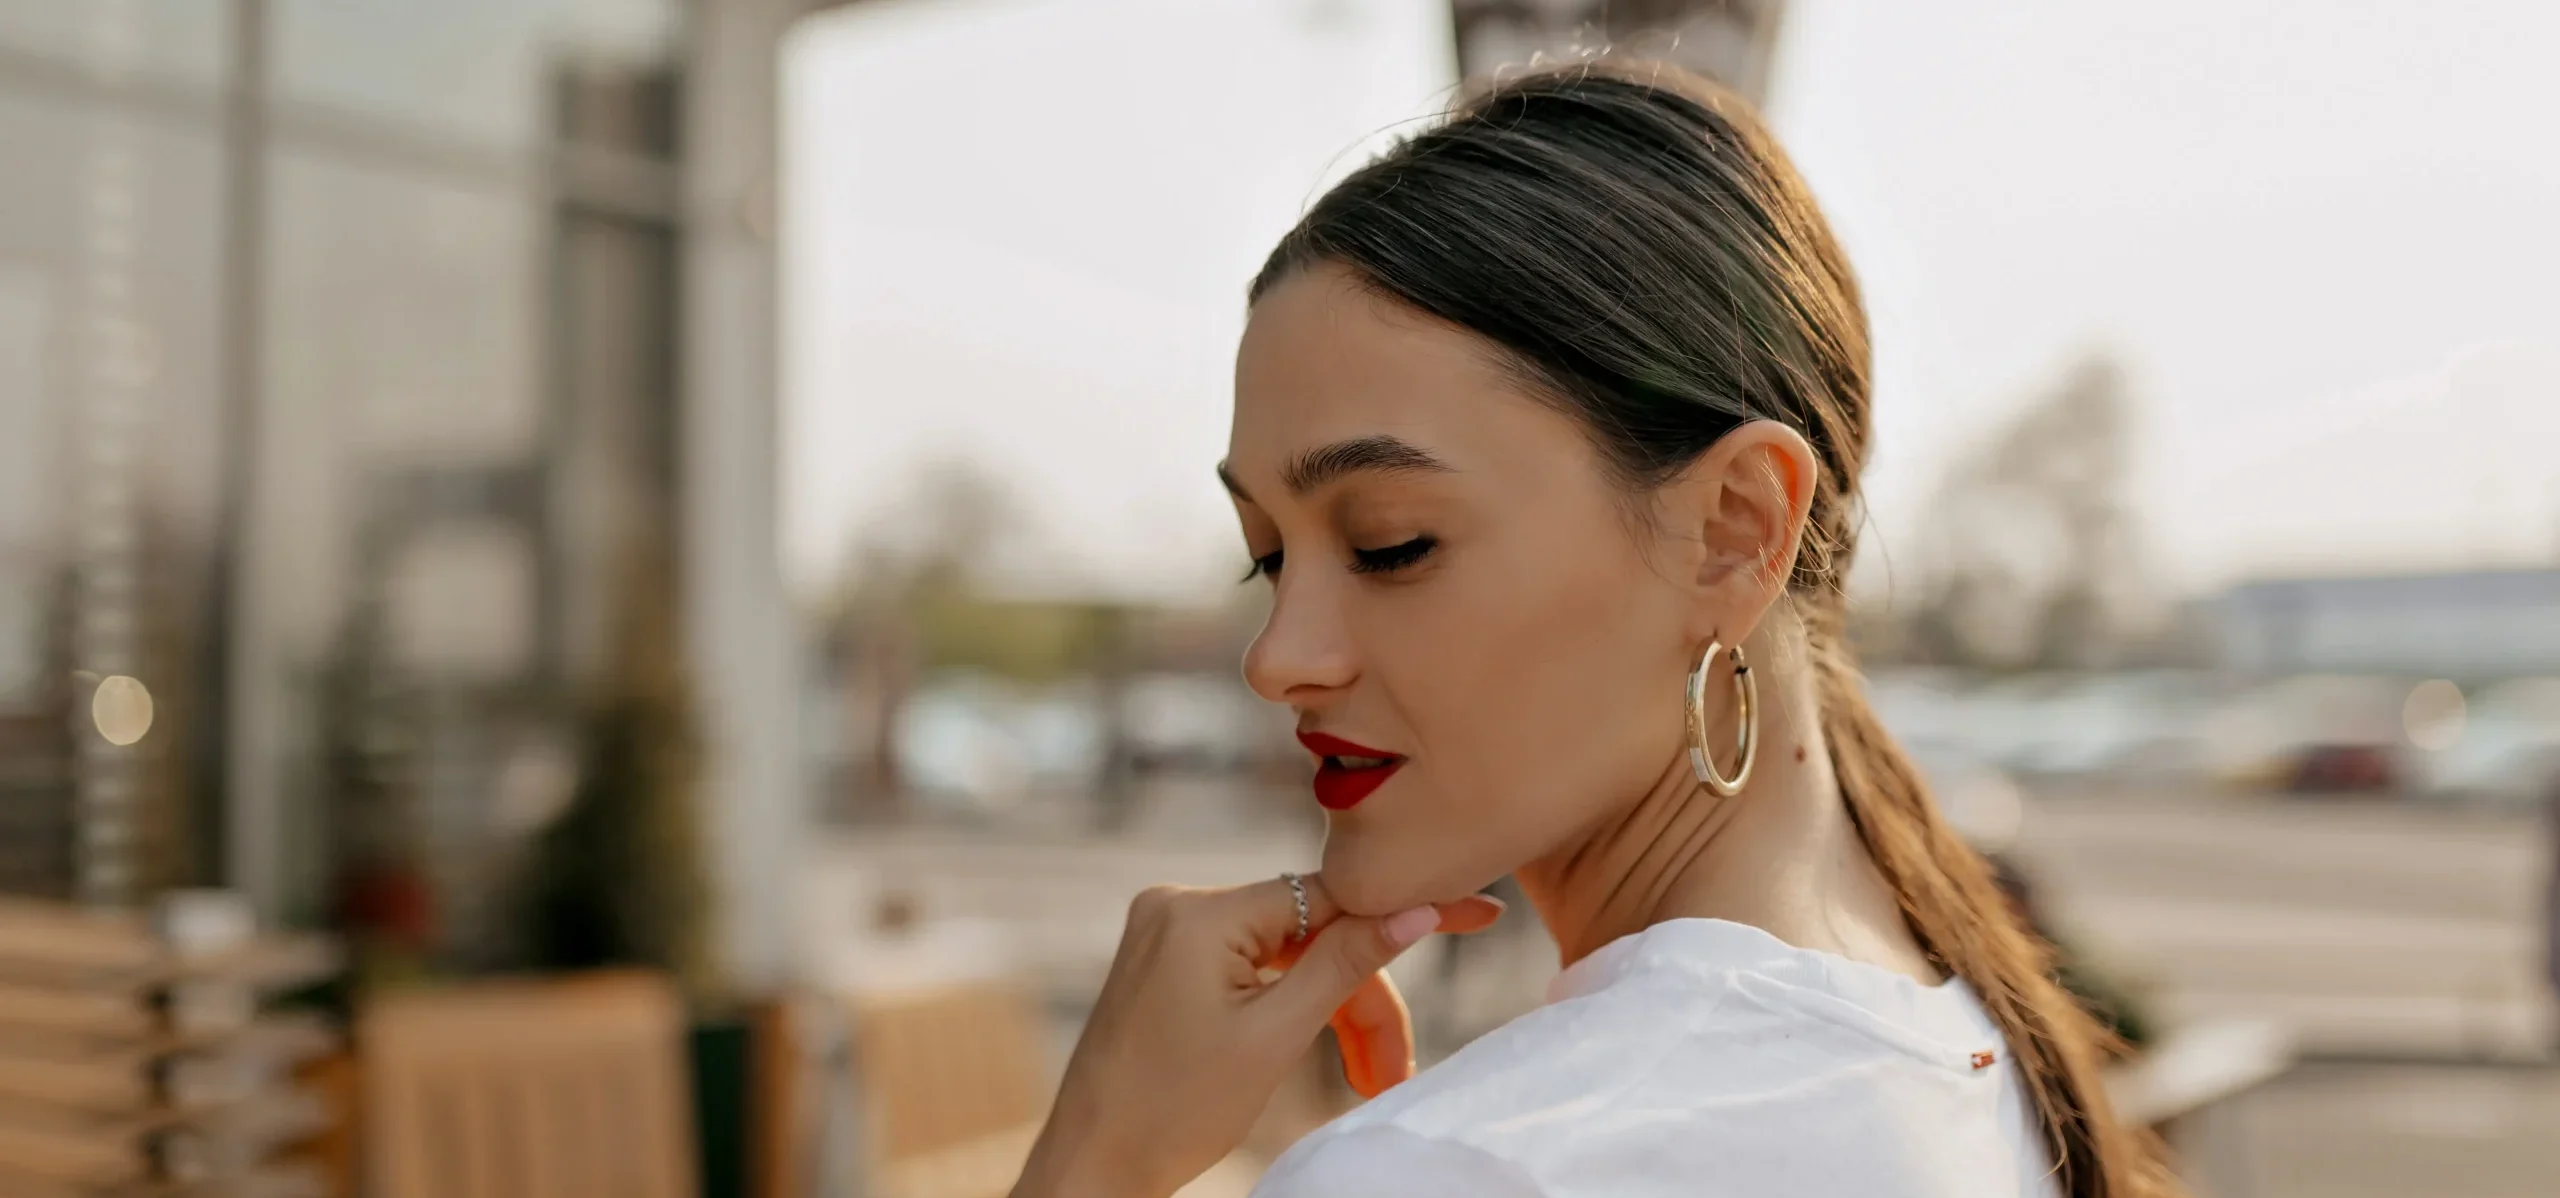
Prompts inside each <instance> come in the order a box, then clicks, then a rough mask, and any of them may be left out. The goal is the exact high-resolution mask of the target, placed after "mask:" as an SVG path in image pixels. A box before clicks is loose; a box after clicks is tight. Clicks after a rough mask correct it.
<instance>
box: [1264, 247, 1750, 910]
mask: <svg viewBox="0 0 2560 1198" xmlns="http://www.w3.org/2000/svg"><path fill="white" fill-rule="evenodd" d="M1235 402H1236V406H1235V423H1234V428H1233V432H1232V434H1231V437H1230V440H1229V442H1228V446H1227V460H1226V463H1225V465H1224V467H1223V469H1222V471H1221V473H1222V475H1223V477H1224V478H1225V479H1226V480H1227V482H1228V484H1229V488H1230V490H1231V491H1232V492H1233V494H1234V498H1235V505H1236V513H1237V516H1238V518H1239V519H1240V520H1241V521H1242V523H1243V526H1244V537H1245V543H1246V546H1247V548H1248V551H1249V552H1250V553H1251V554H1252V555H1253V557H1254V558H1255V559H1256V563H1257V565H1258V566H1259V567H1260V569H1261V570H1262V572H1263V573H1264V575H1265V576H1266V577H1267V579H1268V580H1269V583H1270V585H1271V586H1272V587H1273V606H1272V611H1271V617H1270V620H1269V622H1268V623H1267V624H1266V625H1265V626H1264V627H1263V630H1262V634H1261V636H1259V637H1258V638H1256V639H1255V641H1254V643H1253V647H1252V649H1251V650H1249V651H1248V652H1247V653H1246V655H1245V662H1244V672H1245V679H1246V681H1247V682H1248V683H1250V684H1251V685H1252V687H1253V689H1254V690H1255V691H1256V692H1257V693H1259V694H1260V695H1261V696H1262V697H1263V698H1265V699H1269V700H1271V701H1272V702H1275V703H1284V704H1287V705H1288V706H1289V707H1290V708H1291V709H1293V710H1294V711H1295V712H1296V713H1297V717H1298V729H1299V733H1300V736H1301V739H1307V738H1309V737H1310V736H1311V735H1312V736H1314V737H1315V738H1316V745H1315V749H1316V751H1318V752H1320V753H1326V754H1334V755H1337V756H1353V757H1359V756H1367V755H1370V754H1375V755H1382V756H1386V757H1388V758H1390V764H1388V765H1387V766H1385V767H1374V768H1365V769H1364V768H1357V767H1358V766H1360V764H1361V763H1360V762H1358V761H1353V762H1351V766H1352V767H1354V768H1344V767H1343V766H1342V765H1341V764H1340V762H1339V761H1338V760H1337V761H1328V762H1325V763H1323V765H1322V766H1321V768H1320V769H1319V772H1318V776H1317V780H1316V790H1317V794H1318V796H1320V797H1321V798H1323V799H1324V800H1325V805H1326V807H1327V808H1328V809H1329V821H1330V834H1329V835H1328V837H1327V838H1326V841H1325V848H1324V877H1325V883H1326V887H1327V888H1328V889H1329V890H1330V891H1332V893H1333V894H1334V895H1335V896H1336V897H1337V898H1338V899H1339V900H1340V901H1341V902H1342V904H1343V905H1344V906H1345V907H1346V908H1347V909H1349V910H1351V911H1355V912H1366V913H1380V912H1387V911H1393V910H1397V909H1400V908H1403V907H1406V906H1410V905H1412V904H1415V903H1419V902H1423V901H1428V900H1445V899H1450V898H1455V897H1458V896H1461V895H1463V894H1466V893H1469V892H1471V891H1474V890H1476V889H1477V888H1479V887H1481V886H1484V885H1486V884H1488V883H1490V882H1492V881H1493V880H1494V879H1495V878H1497V877H1499V876H1501V875H1502V874H1504V873H1506V872H1508V871H1510V870H1512V869H1514V868H1517V867H1519V866H1521V865H1523V864H1525V863H1527V862H1529V861H1531V860H1533V859H1536V858H1538V857H1540V856H1542V855H1544V854H1546V853H1548V852H1551V851H1553V850H1555V849H1556V848H1558V847H1560V846H1561V845H1563V844H1564V843H1565V842H1566V841H1568V840H1570V839H1572V838H1573V837H1574V836H1575V835H1576V834H1577V833H1580V832H1582V831H1584V830H1586V829H1588V828H1589V827H1591V826H1592V825H1593V824H1595V823H1597V822H1598V821H1599V819H1600V818H1601V817H1602V816H1604V815H1606V814H1607V813H1608V812H1609V810H1610V809H1611V808H1612V806H1613V805H1616V804H1618V803H1622V802H1630V801H1632V800H1633V799H1634V798H1635V797H1637V796H1639V795H1641V794H1642V793H1643V792H1644V790H1645V789H1646V788H1647V787H1649V786H1651V785H1653V784H1654V783H1656V782H1657V781H1658V780H1659V779H1660V778H1661V777H1663V774H1664V770H1665V769H1666V767H1668V766H1670V765H1671V764H1672V763H1674V762H1676V761H1678V760H1679V754H1680V753H1681V751H1682V744H1683V739H1682V738H1683V731H1682V724H1681V705H1680V696H1681V684H1682V681H1683V678H1684V674H1685V671H1686V669H1687V666H1688V661H1689V655H1690V654H1692V653H1693V652H1694V651H1695V649H1696V647H1697V645H1698V643H1699V636H1700V632H1699V630H1698V629H1697V628H1696V627H1695V625H1696V615H1695V610H1694V609H1695V607H1696V603H1695V601H1694V598H1693V593H1692V592H1691V591H1690V590H1689V589H1687V588H1684V587H1682V586H1679V585H1676V584H1675V583H1674V582H1673V581H1672V578H1673V577H1676V576H1677V573H1678V571H1677V570H1676V569H1673V570H1664V569H1662V567H1663V566H1664V565H1665V562H1664V559H1663V556H1662V555H1661V554H1660V553H1657V552H1655V550H1656V549H1657V548H1659V546H1658V544H1657V543H1656V542H1654V541H1651V540H1646V541H1640V540H1639V538H1640V537H1649V536H1650V535H1651V534H1645V533H1640V532H1638V531H1637V529H1638V528H1639V527H1640V525H1641V522H1635V521H1630V520H1629V519H1628V518H1627V517H1626V515H1625V514H1624V513H1625V505H1624V502H1623V500H1622V498H1621V494H1620V492H1619V491H1618V490H1617V488H1616V486H1615V484H1614V483H1613V482H1612V481H1611V480H1610V479H1609V477H1608V476H1607V475H1606V474H1604V472H1603V469H1602V464H1601V461H1600V458H1599V456H1598V454H1597V453H1596V451H1595V450H1594V449H1593V448H1592V446H1591V445H1590V443H1589V442H1588V441H1587V440H1586V439H1585V437H1584V434H1583V433H1582V432H1581V430H1580V429H1579V428H1578V427H1577V426H1576V425H1575V424H1574V422H1573V421H1572V420H1571V419H1570V418H1568V417H1567V416H1565V415H1563V414H1561V413H1559V412H1558V411H1557V410H1555V409H1554V408H1552V407H1550V406H1548V405H1547V404H1545V403H1542V402H1540V401H1539V400H1537V399H1535V398H1533V397H1532V396H1531V395H1530V394H1529V393H1528V392H1527V391H1526V390H1524V389H1523V387H1522V386H1521V385H1520V384H1519V383H1518V382H1517V381H1515V380H1514V379H1513V378H1511V377H1510V376H1509V375H1507V374H1506V373H1505V371H1504V370H1503V368H1502V367H1501V366H1500V364H1499V363H1498V361H1497V359H1496V358H1495V357H1494V355H1493V351H1492V348H1491V346H1490V345H1489V344H1488V343H1486V342H1485V341H1483V340H1482V339H1481V338H1478V337H1476V336H1475V335H1473V334H1471V333H1468V332H1465V331H1463V330H1460V329H1457V328H1454V327H1452V326H1448V325H1445V324H1442V323H1440V322H1438V321H1435V320H1432V319H1431V318H1429V317H1426V316H1423V315H1420V314H1417V313H1414V312H1412V311H1410V310H1407V309H1404V308H1402V307H1400V306H1396V305H1393V304H1391V303H1390V302H1388V301H1386V300H1383V299H1380V298H1378V297H1377V296H1376V295H1375V294H1374V293H1372V292H1370V291H1368V290H1365V289H1363V287H1362V286H1361V285H1360V284H1359V283H1358V282H1357V281H1356V280H1355V279H1354V277H1353V276H1352V275H1351V274H1350V273H1349V272H1348V271H1347V270H1345V269H1343V268H1340V267H1334V266H1320V267H1316V268H1311V269H1308V270H1305V271H1302V272H1300V273H1299V274H1297V275H1296V276H1294V277H1292V278H1290V279H1288V280H1287V281H1285V282H1283V283H1281V284H1279V285H1278V286H1276V287H1274V288H1273V289H1272V290H1270V291H1269V292H1267V293H1266V294H1265V295H1264V296H1263V298H1262V300H1261V301H1260V302H1259V303H1257V304H1256V305H1255V307H1254V310H1253V314H1252V318H1251V320H1250V322H1249V324H1248V325H1247V327H1246V330H1245V335H1244V342H1243V346H1242V348H1241V349H1240V350H1239V352H1238V355H1237V362H1236V401H1235ZM1672 556H1673V557H1675V558H1676V557H1677V556H1678V555H1677V554H1676V553H1675V554H1673V555H1672ZM1324 737H1330V738H1335V739H1334V740H1332V741H1327V740H1324V739H1322V738H1324ZM1352 746H1356V748H1354V747H1352ZM1360 750H1368V751H1369V754H1363V753H1361V752H1360Z"/></svg>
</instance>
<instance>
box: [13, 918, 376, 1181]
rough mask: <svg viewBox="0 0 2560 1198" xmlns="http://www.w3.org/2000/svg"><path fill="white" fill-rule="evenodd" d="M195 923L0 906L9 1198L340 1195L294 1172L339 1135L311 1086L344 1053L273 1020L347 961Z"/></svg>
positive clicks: (307, 1027)
mask: <svg viewBox="0 0 2560 1198" xmlns="http://www.w3.org/2000/svg"><path fill="white" fill-rule="evenodd" d="M210 897H213V898H215V899H216V900H217V901H216V902H214V903H212V904H210V906H211V907H212V908H213V909H217V910H219V909H222V908H223V907H224V906H225V905H226V904H224V903H223V902H221V901H218V900H220V898H221V896H210ZM181 898H182V899H183V900H184V902H185V903H187V904H190V905H191V906H192V908H193V909H195V910H196V911H198V912H201V911H202V910H204V909H206V908H207V906H208V904H207V903H206V902H205V900H206V899H207V898H208V896H205V895H200V894H199V895H193V896H181ZM232 906H233V907H234V909H236V905H232ZM178 923H180V924H183V925H184V926H183V927H182V926H178V925H177V924H173V923H172V922H171V921H170V920H168V919H165V918H164V919H160V920H146V919H143V918H140V917H137V916H131V915H120V914H99V913H92V912H87V911H83V910H80V909H78V908H74V907H69V906H65V905H60V904H53V903H45V902H37V901H30V900H21V899H0V1194H8V1195H12V1196H26V1198H54V1196H57V1195H59V1196H62V1198H74V1196H78V1198H122V1196H127V1195H131V1196H135V1198H140V1196H143V1195H152V1196H163V1195H165V1196H168V1198H181V1196H200V1198H217V1196H220V1198H301V1196H303V1195H313V1196H315V1198H317V1196H318V1195H321V1194H323V1193H325V1188H324V1187H325V1179H324V1178H322V1177H321V1176H320V1175H318V1174H317V1173H316V1172H315V1171H312V1170H310V1169H309V1168H307V1167H305V1166H298V1165H295V1164H293V1163H291V1162H287V1161H285V1160H283V1159H282V1157H283V1155H284V1153H285V1152H286V1151H287V1150H288V1149H290V1148H291V1147H292V1146H294V1145H295V1144H296V1143H298V1142H301V1141H303V1140H307V1139H309V1138H310V1137H311V1136H313V1135H315V1134H317V1133H319V1132H321V1131H323V1130H325V1128H326V1127H327V1125H328V1122H329V1119H330V1112H329V1107H328V1105H327V1104H326V1103H325V1102H324V1101H323V1100H322V1099H321V1098H320V1097H319V1096H318V1095H315V1094H312V1093H310V1092H308V1091H306V1090H305V1089H303V1088H302V1087H301V1086H300V1085H299V1084H298V1083H297V1082H296V1080H295V1076H294V1075H295V1070H296V1069H297V1068H298V1067H299V1066H301V1065H302V1064H303V1063H304V1062H306V1061H309V1060H311V1059H312V1058H314V1057H317V1056H319V1055H321V1054H323V1053H326V1052H328V1051H330V1049H331V1048H332V1046H333V1045H334V1043H335V1040H336V1037H335V1035H334V1033H333V1032H332V1030H331V1029H330V1027H329V1026H328V1024H327V1023H326V1022H325V1021H323V1020H322V1019H320V1018H319V1017H317V1016H314V1015H309V1014H298V1013H290V1012H281V1011H271V1010H266V1009H264V1007H265V1000H266V999H267V998H268V997H269V996H271V995H273V994H275V993H277V992H279V991H281V990H285V989H289V988H292V987H295V986H298V985H302V984H305V983H308V982H311V981H315V980H318V979H320V978H323V977H326V976H327V975H329V974H330V973H332V972H334V971H335V970H336V969H337V968H338V967H339V958H338V954H337V952H336V949H335V947H334V946H333V945H332V944H331V942H329V941H327V940H325V939H321V938H316V937H301V936H283V935H271V934H270V935H260V934H257V933H255V932H254V931H253V930H251V929H249V928H248V927H247V926H246V924H245V921H241V920H236V919H233V920H220V919H218V920H215V921H212V923H211V924H208V923H207V922H206V921H204V920H202V919H187V920H181V921H178Z"/></svg>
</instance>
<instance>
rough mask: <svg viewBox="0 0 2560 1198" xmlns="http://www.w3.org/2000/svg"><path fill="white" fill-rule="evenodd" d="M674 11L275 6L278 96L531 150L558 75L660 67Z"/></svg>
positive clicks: (629, 4) (507, 5) (497, 0)
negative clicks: (571, 71)
mask: <svg viewBox="0 0 2560 1198" xmlns="http://www.w3.org/2000/svg"><path fill="white" fill-rule="evenodd" d="M677 8H678V4H677V0H438V2H437V3H434V4H420V3H417V2H416V0H275V5H274V8H273V10H272V12H273V22H272V35H273V37H274V39H275V41H274V48H273V53H272V58H273V61H274V63H275V69H276V86H277V91H278V94H280V95H281V96H283V97H284V98H285V99H287V100H289V101H300V102H308V103H311V104H314V105H318V106H322V107H327V108H333V109H338V110H342V111H346V112H351V113H361V114H364V115H367V116H374V117H380V118H384V119H388V120H392V121H396V122H399V123H402V124H408V125H415V126H419V127H422V128H426V129H430V130H433V131H434V132H436V133H439V134H443V135H446V136H451V137H457V138H461V139H465V140H468V141H473V142H478V143H483V144H487V145H492V146H499V147H509V148H514V147H523V146H530V145H535V144H539V143H540V142H541V141H542V140H544V139H545V138H546V137H547V135H548V130H549V129H550V128H551V126H552V121H553V114H554V111H555V108H556V104H555V101H554V96H555V89H556V88H557V87H558V86H559V79H558V78H556V77H555V72H562V71H565V70H568V69H571V68H574V69H576V70H577V71H579V72H581V73H586V74H593V73H596V72H599V71H603V72H610V71H613V70H616V69H619V70H647V69H649V68H654V67H656V66H658V65H660V64H663V63H665V62H666V61H667V59H668V58H669V57H670V55H671V54H672V52H673V46H674V44H675V36H676V32H677Z"/></svg>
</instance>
